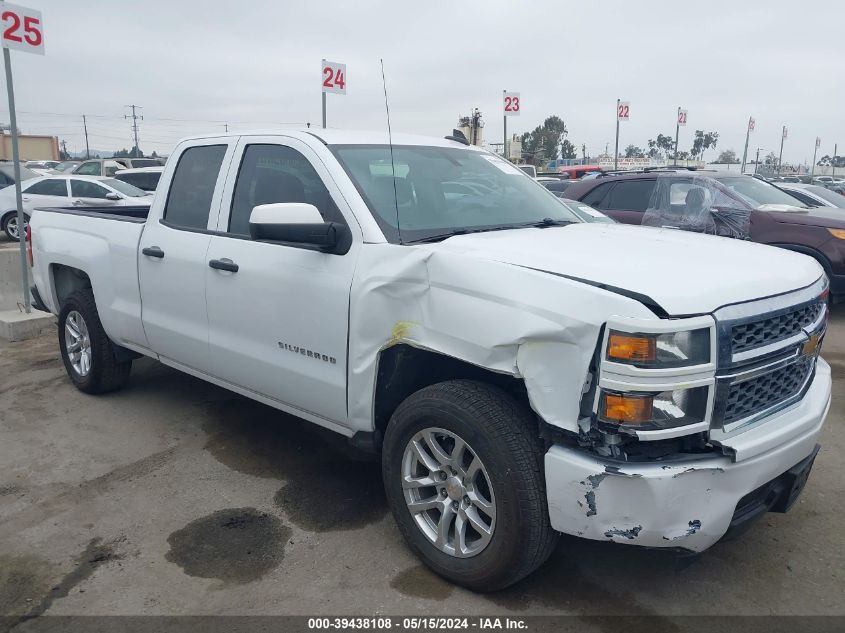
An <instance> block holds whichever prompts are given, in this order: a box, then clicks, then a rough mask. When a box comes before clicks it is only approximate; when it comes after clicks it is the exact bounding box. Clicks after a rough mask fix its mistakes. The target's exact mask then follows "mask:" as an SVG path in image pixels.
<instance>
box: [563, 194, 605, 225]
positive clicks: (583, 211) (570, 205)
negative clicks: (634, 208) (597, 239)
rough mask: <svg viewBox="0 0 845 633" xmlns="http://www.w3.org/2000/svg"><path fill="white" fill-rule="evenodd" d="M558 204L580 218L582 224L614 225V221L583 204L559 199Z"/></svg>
mask: <svg viewBox="0 0 845 633" xmlns="http://www.w3.org/2000/svg"><path fill="white" fill-rule="evenodd" d="M559 199H560V202H561V203H562V204H563V205H565V206H566V208H567V209H569V210H570V211H572V212H573V213H574V214H575V215H577V216H578V217H579V218H581V219H582V220H583V221H584V222H597V223H599V224H616V220H614V219H613V218H611V217H609V216H607V215H605V214H604V213H602V212H601V211H597V210H596V209H594V208H593V207H591V206H589V205H586V204H584V203H583V202H576V201H575V200H568V199H565V198H559Z"/></svg>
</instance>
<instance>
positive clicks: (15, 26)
mask: <svg viewBox="0 0 845 633" xmlns="http://www.w3.org/2000/svg"><path fill="white" fill-rule="evenodd" d="M0 29H2V41H3V65H4V66H5V67H6V90H7V92H8V93H9V125H10V126H11V128H12V161H13V163H14V173H15V204H16V205H17V209H18V217H17V219H18V246H19V249H20V254H21V282H22V284H23V285H22V287H21V289H22V290H23V297H24V308H25V309H26V312H27V314H29V313H30V312H31V311H32V307H31V302H30V299H29V271H28V270H27V266H26V237H25V230H24V226H26V224H25V221H24V214H23V200H22V196H21V160H20V159H21V157H20V151H19V148H18V117H17V115H16V113H15V88H14V85H13V84H12V60H11V57H10V55H9V49H10V48H14V49H16V50H21V51H24V52H26V53H36V54H38V55H43V54H44V26H43V22H42V20H41V12H40V11H36V10H34V9H28V8H26V7H21V6H17V5H14V4H7V3H6V2H0Z"/></svg>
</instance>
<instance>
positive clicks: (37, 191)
mask: <svg viewBox="0 0 845 633" xmlns="http://www.w3.org/2000/svg"><path fill="white" fill-rule="evenodd" d="M26 193H31V194H34V195H37V196H62V197H65V198H67V181H65V180H41V181H39V182H36V183H33V184H31V185H30V186H29V187H26Z"/></svg>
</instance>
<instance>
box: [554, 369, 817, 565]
mask: <svg viewBox="0 0 845 633" xmlns="http://www.w3.org/2000/svg"><path fill="white" fill-rule="evenodd" d="M830 390H831V379H830V366H829V365H828V364H827V363H825V362H824V361H823V360H821V359H820V360H819V362H818V365H817V368H816V375H815V378H814V379H813V383H812V384H811V386H810V388H809V389H808V391H807V393H806V394H805V396H804V398H803V399H802V400H801V401H800V402H799V403H797V404H796V405H794V406H792V407H790V408H789V409H786V410H784V411H781V412H779V413H778V414H776V415H773V416H771V418H769V419H768V420H766V421H765V422H763V423H761V424H757V425H755V426H754V428H752V429H751V430H748V431H746V432H745V433H739V434H737V435H735V436H733V437H730V438H726V439H723V440H722V441H721V442H720V443H721V445H722V446H723V447H724V449H725V452H726V453H727V454H728V455H730V456H728V455H719V456H713V457H706V458H704V459H694V460H689V461H672V462H670V463H668V462H646V463H633V462H632V463H624V462H613V461H605V460H602V459H600V458H598V457H596V456H595V455H592V454H590V453H587V452H584V451H580V450H575V449H571V448H566V447H563V446H559V445H555V446H553V447H552V448H551V449H549V451H548V452H547V453H546V456H545V470H546V489H547V495H548V502H549V514H550V519H551V524H552V527H553V528H554V529H556V530H558V531H560V532H564V533H566V534H572V535H575V536H582V537H584V538H590V539H596V540H609V541H615V542H618V543H629V544H636V545H643V546H648V547H673V548H683V549H687V550H691V551H697V552H700V551H703V550H705V549H707V548H708V547H710V546H711V545H713V544H714V543H715V542H716V541H718V540H719V539H720V538H722V537H723V536H724V535H725V533H726V532H727V530H728V528H729V527H730V525H731V521H732V519H733V517H734V514H735V512H736V511H737V504H738V503H739V501H740V500H741V499H742V498H743V497H745V496H746V495H747V494H749V493H751V492H752V491H754V490H757V489H758V488H760V487H761V486H763V485H764V484H766V483H768V482H770V481H772V480H773V479H775V478H777V477H778V476H780V475H781V474H783V473H785V472H786V471H787V470H789V469H790V468H792V467H793V466H795V465H796V464H798V463H799V462H801V461H802V460H804V459H806V458H807V457H808V456H810V455H811V454H812V453H813V451H814V450H815V446H816V442H817V440H818V437H819V433H820V431H821V428H822V425H823V423H824V418H825V416H826V415H827V411H828V408H829V406H830Z"/></svg>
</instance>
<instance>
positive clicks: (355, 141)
mask: <svg viewBox="0 0 845 633" xmlns="http://www.w3.org/2000/svg"><path fill="white" fill-rule="evenodd" d="M449 131H450V132H451V130H449ZM241 136H289V137H293V138H298V139H300V140H304V141H306V142H307V141H310V140H313V139H315V138H316V139H317V140H319V141H320V142H322V143H324V144H326V145H387V144H388V143H389V141H390V140H391V139H390V137H389V136H388V133H387V130H379V131H365V130H334V129H322V128H309V129H304V130H303V129H290V130H280V129H275V130H248V131H243V132H229V133H228V134H203V135H198V136H190V137H187V138H185V139H182V140H185V141H187V140H199V139H204V138H215V139H219V138H237V137H241ZM392 141H393V145H424V146H435V147H455V148H459V149H472V150H477V151H484V150H482V149H481V148H480V147H474V146H472V145H464V144H463V143H458V142H457V141H450V140H447V139H446V138H444V137H442V136H441V137H438V136H423V135H418V134H403V133H396V134H393V138H392Z"/></svg>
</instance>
